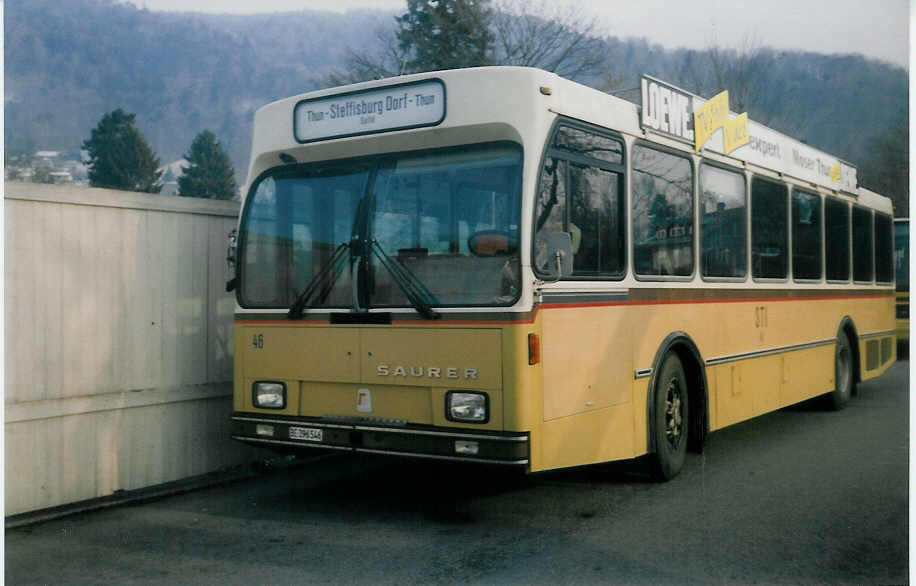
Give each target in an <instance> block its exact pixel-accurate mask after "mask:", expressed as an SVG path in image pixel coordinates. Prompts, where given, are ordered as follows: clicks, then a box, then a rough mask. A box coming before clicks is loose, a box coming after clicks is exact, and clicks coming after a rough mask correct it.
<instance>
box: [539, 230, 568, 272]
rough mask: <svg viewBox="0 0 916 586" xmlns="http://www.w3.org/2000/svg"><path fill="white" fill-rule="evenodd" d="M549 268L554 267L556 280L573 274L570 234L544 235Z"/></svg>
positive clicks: (553, 233) (551, 233)
mask: <svg viewBox="0 0 916 586" xmlns="http://www.w3.org/2000/svg"><path fill="white" fill-rule="evenodd" d="M544 240H545V245H546V247H547V258H548V266H550V265H551V264H552V265H553V266H554V271H555V273H556V280H557V281H559V280H560V279H562V278H563V277H568V276H570V275H571V274H572V272H573V251H572V235H571V234H570V233H569V232H549V233H547V234H545V235H544Z"/></svg>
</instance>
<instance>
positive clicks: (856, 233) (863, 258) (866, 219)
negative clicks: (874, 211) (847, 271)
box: [852, 206, 874, 281]
mask: <svg viewBox="0 0 916 586" xmlns="http://www.w3.org/2000/svg"><path fill="white" fill-rule="evenodd" d="M871 222H872V220H871V210H869V209H866V208H862V207H859V206H852V280H853V281H871V280H872V277H873V276H874V275H873V272H872V261H873V259H874V253H873V251H872V242H873V239H874V238H873V234H872V223H871Z"/></svg>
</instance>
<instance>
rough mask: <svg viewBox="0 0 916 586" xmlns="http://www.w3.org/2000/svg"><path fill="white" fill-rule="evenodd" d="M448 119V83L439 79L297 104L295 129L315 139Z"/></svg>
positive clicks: (306, 139) (298, 135) (299, 135)
mask: <svg viewBox="0 0 916 586" xmlns="http://www.w3.org/2000/svg"><path fill="white" fill-rule="evenodd" d="M443 119H445V85H444V84H443V83H442V82H441V81H440V80H438V79H430V80H425V81H419V82H415V83H408V84H400V85H395V86H388V87H384V88H379V89H373V90H367V91H361V92H352V93H347V94H337V95H333V96H325V97H321V98H314V99H310V100H302V101H301V102H299V103H298V104H296V108H295V110H294V112H293V132H294V134H295V136H296V140H298V141H299V142H313V141H316V140H327V139H330V138H342V137H345V136H356V135H360V134H370V133H375V132H388V131H392V130H404V129H407V128H418V127H421V126H435V125H437V124H439V123H440V122H442V120H443Z"/></svg>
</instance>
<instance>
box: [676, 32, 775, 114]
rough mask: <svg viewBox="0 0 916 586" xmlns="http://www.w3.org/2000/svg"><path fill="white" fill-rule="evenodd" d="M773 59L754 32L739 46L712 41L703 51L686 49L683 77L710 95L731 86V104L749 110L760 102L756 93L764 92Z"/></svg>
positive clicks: (700, 92) (696, 90)
mask: <svg viewBox="0 0 916 586" xmlns="http://www.w3.org/2000/svg"><path fill="white" fill-rule="evenodd" d="M774 59H775V57H774V53H773V51H772V50H771V49H767V48H765V47H763V46H762V45H761V44H760V42H759V41H758V40H757V38H756V37H754V36H753V35H746V36H745V37H744V41H743V42H742V44H741V46H740V47H739V48H737V49H724V48H722V47H721V46H719V45H717V44H712V45H711V46H710V47H709V48H708V49H706V50H704V51H692V50H691V51H687V52H686V53H685V54H684V58H683V61H682V63H681V74H680V77H681V79H682V83H685V84H686V85H688V89H690V90H691V91H692V92H694V93H695V94H697V95H700V96H704V97H707V98H709V97H712V96H713V95H715V94H718V93H719V92H722V91H725V90H728V102H729V108H730V109H731V110H732V111H734V112H746V111H747V110H749V109H753V108H754V106H756V105H757V104H756V103H755V101H754V96H755V95H764V92H761V90H762V89H763V88H764V87H765V84H766V83H767V82H766V76H767V73H768V71H769V69H770V67H771V66H772V64H773V62H774Z"/></svg>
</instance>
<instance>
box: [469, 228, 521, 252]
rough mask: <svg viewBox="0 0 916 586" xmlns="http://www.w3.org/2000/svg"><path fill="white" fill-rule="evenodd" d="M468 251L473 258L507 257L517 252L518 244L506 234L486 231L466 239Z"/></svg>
mask: <svg viewBox="0 0 916 586" xmlns="http://www.w3.org/2000/svg"><path fill="white" fill-rule="evenodd" d="M468 250H470V251H471V254H473V255H474V256H509V255H511V254H515V253H516V252H517V251H518V243H517V242H514V241H513V240H512V239H511V238H510V237H509V234H508V233H506V232H500V231H498V230H487V231H484V232H475V233H473V234H471V235H470V237H468Z"/></svg>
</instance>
